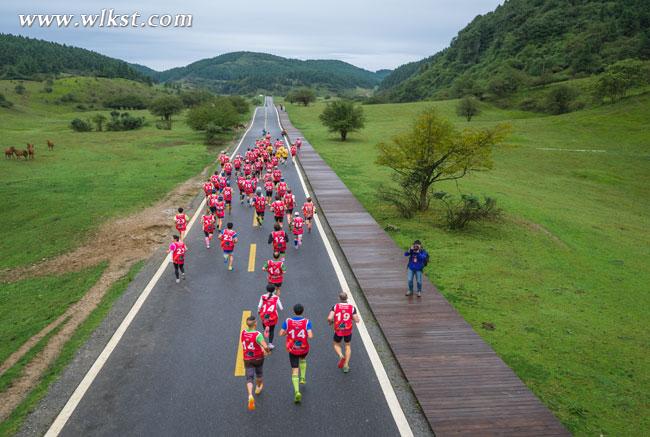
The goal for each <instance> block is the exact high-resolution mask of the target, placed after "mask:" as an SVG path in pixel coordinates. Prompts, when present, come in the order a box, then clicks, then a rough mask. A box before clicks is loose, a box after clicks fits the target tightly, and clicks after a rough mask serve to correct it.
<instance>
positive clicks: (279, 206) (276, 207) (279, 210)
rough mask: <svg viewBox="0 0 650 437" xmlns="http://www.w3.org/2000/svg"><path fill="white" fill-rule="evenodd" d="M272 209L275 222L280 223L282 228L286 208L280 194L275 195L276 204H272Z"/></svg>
mask: <svg viewBox="0 0 650 437" xmlns="http://www.w3.org/2000/svg"><path fill="white" fill-rule="evenodd" d="M271 209H272V210H273V216H274V217H275V222H276V223H280V226H282V220H283V218H284V210H285V206H284V202H283V201H282V198H281V197H280V195H279V194H276V195H275V202H273V203H272V204H271Z"/></svg>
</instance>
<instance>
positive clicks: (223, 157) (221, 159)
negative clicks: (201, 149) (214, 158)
mask: <svg viewBox="0 0 650 437" xmlns="http://www.w3.org/2000/svg"><path fill="white" fill-rule="evenodd" d="M228 161H230V157H229V156H228V154H226V151H225V150H222V151H221V153H220V154H219V164H221V168H223V166H224V165H225V164H226V162H228Z"/></svg>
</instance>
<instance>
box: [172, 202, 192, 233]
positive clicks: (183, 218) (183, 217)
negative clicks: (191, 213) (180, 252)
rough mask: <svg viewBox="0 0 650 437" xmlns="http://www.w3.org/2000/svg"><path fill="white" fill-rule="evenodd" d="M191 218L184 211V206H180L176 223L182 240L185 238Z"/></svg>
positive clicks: (175, 219)
mask: <svg viewBox="0 0 650 437" xmlns="http://www.w3.org/2000/svg"><path fill="white" fill-rule="evenodd" d="M189 221H190V218H189V217H188V216H187V214H185V213H184V212H183V208H178V214H176V215H175V216H174V224H175V225H176V230H177V231H178V234H179V236H180V239H181V241H183V239H184V238H185V231H186V230H187V223H188V222H189Z"/></svg>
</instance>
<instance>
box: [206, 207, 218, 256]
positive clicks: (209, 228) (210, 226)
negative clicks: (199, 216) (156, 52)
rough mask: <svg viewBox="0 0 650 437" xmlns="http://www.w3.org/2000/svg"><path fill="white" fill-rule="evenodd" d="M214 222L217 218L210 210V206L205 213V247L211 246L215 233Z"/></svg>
mask: <svg viewBox="0 0 650 437" xmlns="http://www.w3.org/2000/svg"><path fill="white" fill-rule="evenodd" d="M214 222H215V218H214V215H213V214H212V211H210V208H208V209H206V211H205V215H204V216H203V234H204V235H205V248H206V249H209V248H210V242H211V241H212V237H213V235H214Z"/></svg>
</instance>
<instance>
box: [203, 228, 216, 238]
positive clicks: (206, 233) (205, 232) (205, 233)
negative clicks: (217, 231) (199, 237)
mask: <svg viewBox="0 0 650 437" xmlns="http://www.w3.org/2000/svg"><path fill="white" fill-rule="evenodd" d="M203 234H204V235H205V236H206V237H209V236H210V235H212V234H214V231H212V232H208V231H206V230H204V231H203Z"/></svg>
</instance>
